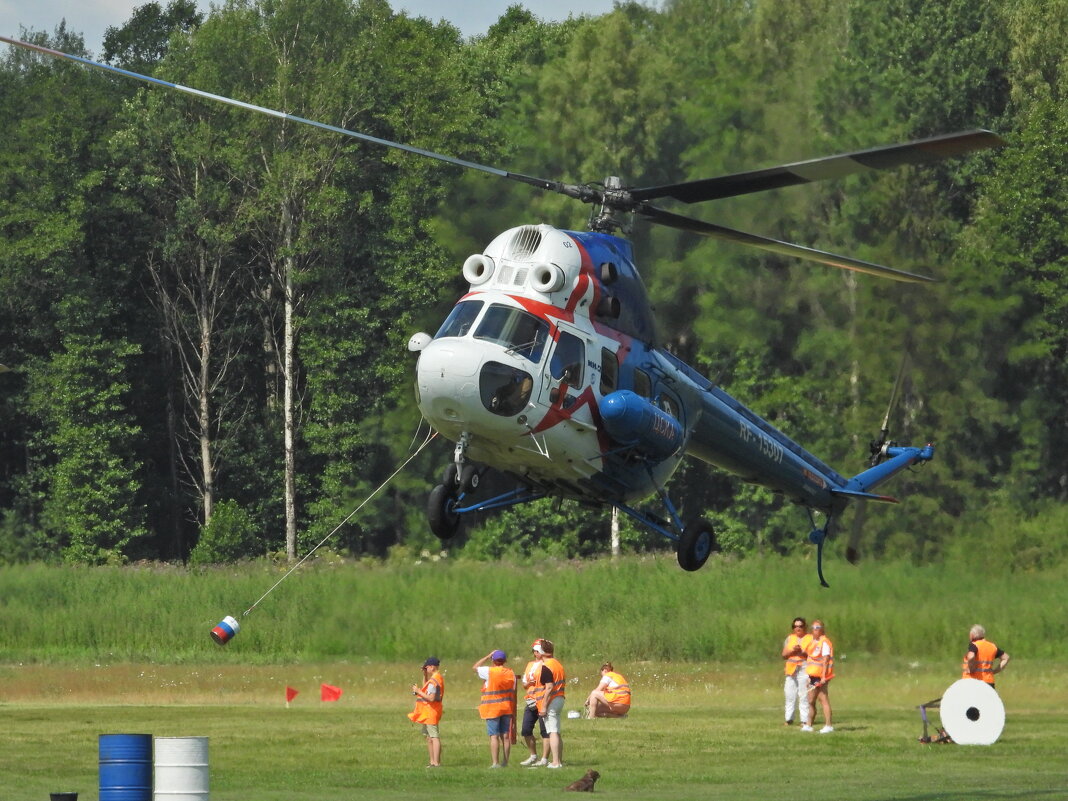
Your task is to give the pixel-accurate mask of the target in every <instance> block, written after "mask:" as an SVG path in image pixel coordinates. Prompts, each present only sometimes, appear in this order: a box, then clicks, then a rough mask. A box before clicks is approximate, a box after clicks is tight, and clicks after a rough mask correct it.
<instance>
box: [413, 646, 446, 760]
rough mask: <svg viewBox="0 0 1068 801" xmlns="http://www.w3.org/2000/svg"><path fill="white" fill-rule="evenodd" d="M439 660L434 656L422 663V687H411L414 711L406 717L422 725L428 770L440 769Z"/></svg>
mask: <svg viewBox="0 0 1068 801" xmlns="http://www.w3.org/2000/svg"><path fill="white" fill-rule="evenodd" d="M440 668H441V660H439V659H438V658H437V657H436V656H431V657H427V660H426V661H425V662H424V663H423V686H422V687H417V686H416V685H414V684H413V685H412V695H414V696H415V709H413V710H412V711H411V712H409V713H408V717H409V718H410V719H411V720H412V721H414V722H415V723H421V724H422V725H423V736H424V737H426V750H427V753H428V754H429V756H430V763H429V764H428V765H427V767H428V768H440V767H441V736H440V734H439V733H438V722H439V721H440V720H441V714H442V704H443V703H444V701H445V679H444V678H443V677H442V675H441V670H440Z"/></svg>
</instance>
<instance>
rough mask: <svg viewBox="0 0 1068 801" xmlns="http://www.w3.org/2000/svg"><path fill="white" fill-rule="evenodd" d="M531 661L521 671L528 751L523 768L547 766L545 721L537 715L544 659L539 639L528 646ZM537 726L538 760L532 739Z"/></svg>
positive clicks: (547, 753) (523, 732) (536, 748)
mask: <svg viewBox="0 0 1068 801" xmlns="http://www.w3.org/2000/svg"><path fill="white" fill-rule="evenodd" d="M530 650H531V660H530V661H529V662H527V666H526V668H525V669H524V670H523V686H524V687H525V688H526V691H527V692H526V697H525V698H524V699H523V702H524V704H523V705H524V707H525V709H524V710H523V730H522V731H521V732H520V734H522V735H523V742H525V743H526V744H527V748H528V749H529V750H530V756H528V757H527V758H526V759H524V760H523V761H522V762H520V763H519V764H520V765H522V766H523V767H527V768H530V767H543V766H545V765H548V764H549V732H548V731H546V729H545V719H544V718H543V717H541V716H540V715H539V714H538V697H539V696H540V695H541V691H542V685H541V663H542V660H544V659H545V651H543V650H542V647H541V639H537V640H534V642H533V643H531V646H530ZM535 722H536V723H537V724H538V728H539V729H540V730H541V759H540V760H539V759H538V741H537V740H536V739H534V724H535Z"/></svg>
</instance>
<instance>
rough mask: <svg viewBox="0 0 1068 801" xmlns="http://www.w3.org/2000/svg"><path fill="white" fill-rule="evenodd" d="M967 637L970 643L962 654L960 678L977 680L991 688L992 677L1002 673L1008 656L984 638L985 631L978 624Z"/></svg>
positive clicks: (1007, 662)
mask: <svg viewBox="0 0 1068 801" xmlns="http://www.w3.org/2000/svg"><path fill="white" fill-rule="evenodd" d="M968 637H969V640H970V642H969V643H968V651H967V652H966V653H965V654H964V665H963V671H964V675H963V676H962V678H965V679H979V680H980V681H985V682H986V683H987V684H989V685H990V686H991V687H993V686H994V675H995V674H997V673H1000V672H1001V671H1003V670H1004V669H1005V666H1006V665H1007V664H1009V655H1008V654H1007V653H1005V652H1004V651H1002V650H1001V649H1000V648H998V647H997V646H996V645H995V644H994V643H992V642H990V640H988V639H987V638H986V629H984V628H983V627H982V626H980V625H979V624H978V623H976V624H975V625H974V626H972V629H971V631H969V632H968ZM994 662H997V664H996V665H995V664H994Z"/></svg>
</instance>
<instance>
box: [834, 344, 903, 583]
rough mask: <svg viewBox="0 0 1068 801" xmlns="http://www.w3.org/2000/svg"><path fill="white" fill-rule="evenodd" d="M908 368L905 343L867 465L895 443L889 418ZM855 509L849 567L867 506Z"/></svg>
mask: <svg viewBox="0 0 1068 801" xmlns="http://www.w3.org/2000/svg"><path fill="white" fill-rule="evenodd" d="M908 368H909V345H908V343H906V345H905V350H904V352H903V353H902V354H901V364H900V365H899V366H898V368H897V378H896V379H894V388H893V391H891V393H890V402H889V403H887V405H886V414H885V415H884V416H883V424H882V426H881V427H880V429H879V438H878V439H873V440H871V441H870V442H869V443H868V451H869V457H868V464H869V465H870V466H871V467H875V466H876V465H878V464H880V463H881V462H883V461H884V460H885V459H886V458H887V453H886V449H887V448H890V447H892V446H893V445H894V444H895V443H894V442H893V441H891V439H890V418H891V417H892V416H893V414H894V409H895V408H896V407H897V402H898V399H899V398H900V397H901V387H902V386H903V385H904V383H905V374H906V373H907V372H908ZM856 504H857V508H856V510H855V512H854V513H853V524H852V527H851V528H850V531H849V541H848V543H847V544H846V551H845V557H846V561H847V562H849V564H851V565H855V564H857V562H859V561H860V538H861V536H862V534H863V533H864V519H865V517H866V516H867V511H868V504H867V503H866V502H865V501H856Z"/></svg>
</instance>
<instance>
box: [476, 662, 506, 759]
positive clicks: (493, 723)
mask: <svg viewBox="0 0 1068 801" xmlns="http://www.w3.org/2000/svg"><path fill="white" fill-rule="evenodd" d="M490 661H491V662H493V666H492V667H489V666H487V665H486V662H490ZM507 661H508V655H507V654H506V653H505V652H504V651H501V650H496V651H490V652H489V653H488V654H486V655H485V656H484V657H482V658H481V659H479V660H478V661H477V662H475V664H473V665H472V666H471V669H472V670H473V671H475V673H477V674H478V677H479V678H480V679H482V681H483V684H482V698H481V700H480V701H479V704H478V715H479V717H480V718H482V719H483V720H484V721H486V734H488V735H489V749H490V760H491V764H490V767H491V768H503V767H507V765H508V757H509V756H510V755H511V753H512V742H513V738H514V737H515V707H516V703H515V672H514V671H513V670H512V669H511V668H510V667H508V666H507V665H505V664H504V663H505V662H507Z"/></svg>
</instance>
